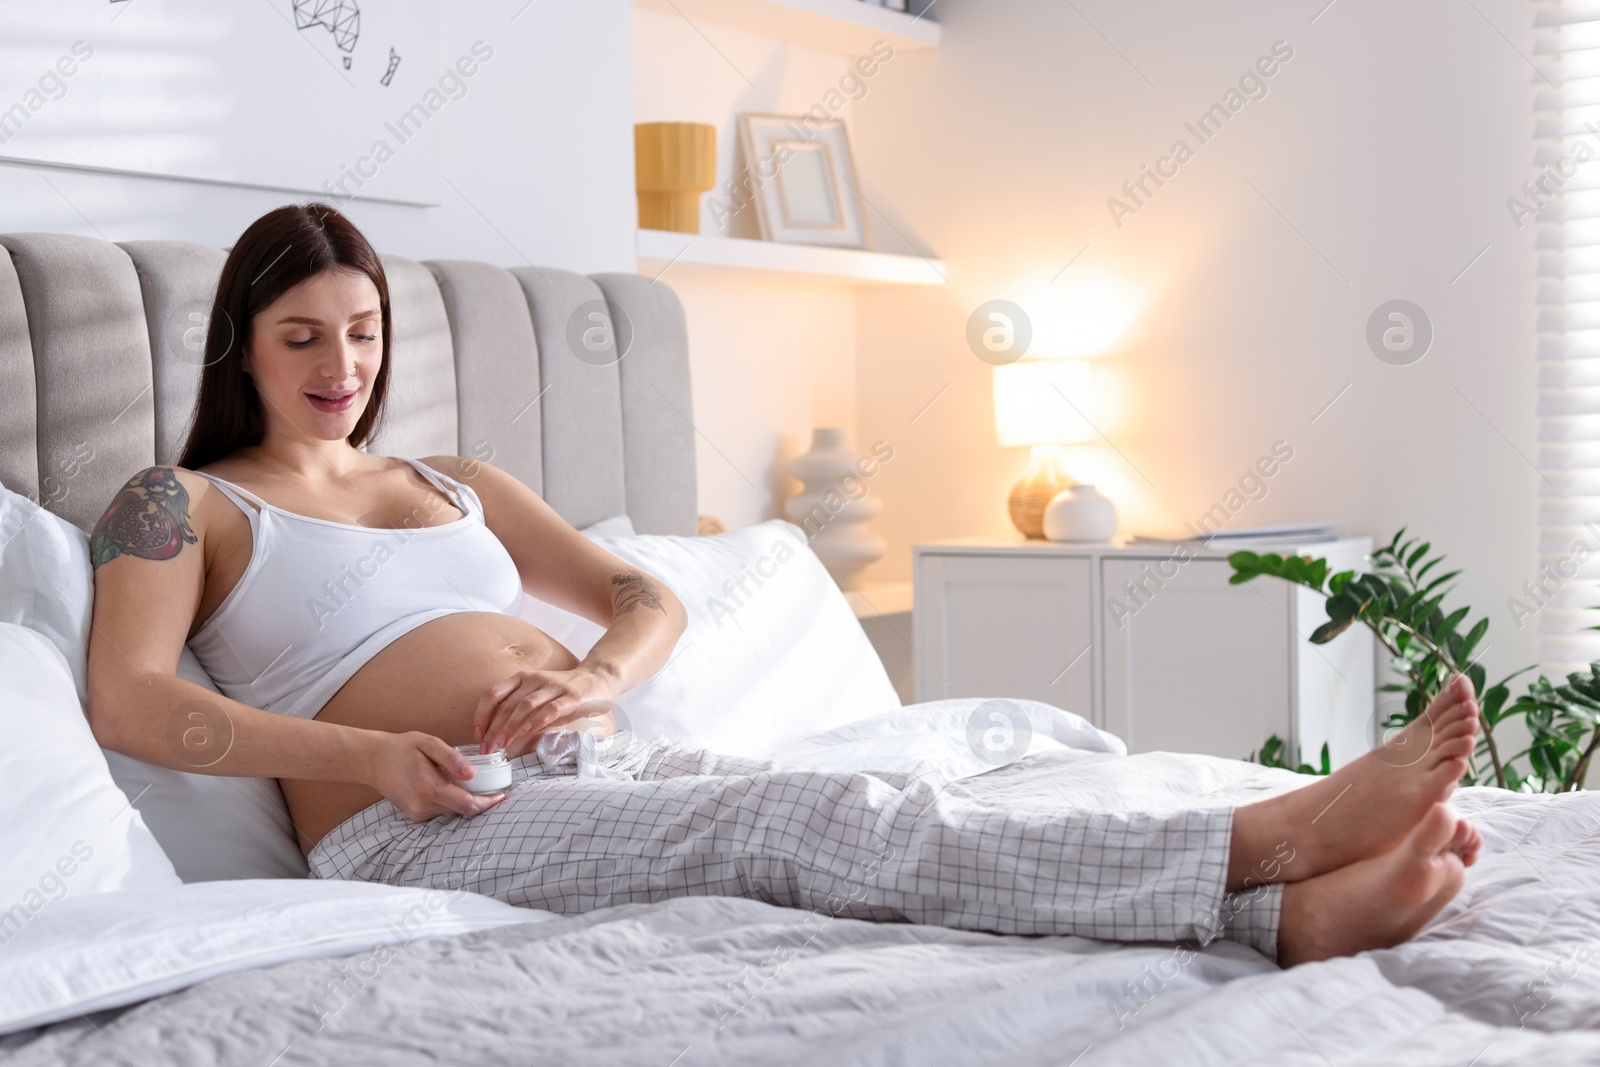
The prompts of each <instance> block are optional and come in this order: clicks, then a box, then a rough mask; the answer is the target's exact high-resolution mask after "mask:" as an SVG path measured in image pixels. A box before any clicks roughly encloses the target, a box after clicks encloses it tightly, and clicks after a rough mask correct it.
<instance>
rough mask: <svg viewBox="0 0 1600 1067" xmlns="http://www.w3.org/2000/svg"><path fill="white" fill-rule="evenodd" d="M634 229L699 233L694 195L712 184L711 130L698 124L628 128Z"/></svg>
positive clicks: (714, 156)
mask: <svg viewBox="0 0 1600 1067" xmlns="http://www.w3.org/2000/svg"><path fill="white" fill-rule="evenodd" d="M633 160H634V184H635V187H636V188H637V189H638V192H639V227H640V228H641V229H645V230H673V231H675V232H677V233H699V232H700V194H701V193H703V192H705V191H706V190H708V189H710V188H711V187H712V186H714V185H716V184H717V128H716V127H715V126H708V125H706V124H705V123H703V122H641V123H638V124H636V125H635V126H634V127H633Z"/></svg>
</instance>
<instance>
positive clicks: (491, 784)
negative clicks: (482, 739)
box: [450, 745, 511, 797]
mask: <svg viewBox="0 0 1600 1067" xmlns="http://www.w3.org/2000/svg"><path fill="white" fill-rule="evenodd" d="M480 747H481V746H479V745H457V746H456V751H457V752H459V753H461V755H462V756H463V757H464V758H465V759H466V761H467V763H468V764H470V765H471V767H472V777H471V778H451V779H450V780H451V781H452V782H454V783H455V784H456V785H459V786H460V787H461V788H462V789H465V790H466V791H467V792H469V793H472V794H474V795H476V796H480V797H482V796H494V795H496V794H498V793H504V792H505V791H506V790H507V789H510V788H511V763H510V761H508V760H507V759H506V750H505V749H503V748H497V749H495V750H494V751H493V752H490V753H488V754H487V755H485V754H484V753H482V752H479V751H478V749H479V748H480Z"/></svg>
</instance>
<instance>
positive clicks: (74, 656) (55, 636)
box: [0, 485, 94, 706]
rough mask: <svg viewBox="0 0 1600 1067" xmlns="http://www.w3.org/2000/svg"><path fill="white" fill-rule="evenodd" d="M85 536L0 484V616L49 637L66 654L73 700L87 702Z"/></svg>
mask: <svg viewBox="0 0 1600 1067" xmlns="http://www.w3.org/2000/svg"><path fill="white" fill-rule="evenodd" d="M93 598H94V577H93V569H92V568H91V567H90V566H89V538H88V537H87V536H86V535H85V534H84V532H83V531H82V530H80V529H78V528H77V527H76V526H74V525H72V524H71V523H70V522H67V521H66V520H65V519H63V518H61V517H60V516H58V515H56V514H54V513H52V512H50V511H46V510H45V509H44V508H42V507H40V506H39V505H38V504H35V503H34V502H33V501H32V500H29V499H28V498H27V497H25V496H22V495H20V494H18V493H14V492H12V491H11V490H10V489H7V488H6V487H5V486H3V485H0V622H10V623H15V624H17V625H18V626H26V627H27V628H28V629H30V630H34V631H36V632H38V633H41V634H43V635H44V636H45V637H47V638H49V639H50V641H51V643H52V644H54V645H55V646H56V648H58V649H60V650H61V654H62V656H64V657H66V661H67V666H68V668H69V669H70V670H71V672H72V682H73V686H74V687H75V688H76V689H77V691H78V703H79V705H80V706H81V705H84V704H87V703H88V700H89V691H88V681H87V678H88V667H87V661H88V658H89V620H90V614H89V608H90V605H91V603H92V602H93Z"/></svg>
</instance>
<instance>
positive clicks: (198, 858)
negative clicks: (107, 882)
mask: <svg viewBox="0 0 1600 1067" xmlns="http://www.w3.org/2000/svg"><path fill="white" fill-rule="evenodd" d="M177 673H178V677H179V678H182V679H184V680H185V681H190V682H193V683H195V684H196V685H199V686H203V687H205V688H206V689H207V690H209V691H210V692H213V693H217V694H218V695H221V691H220V690H218V689H217V685H216V683H215V682H213V681H212V680H211V676H210V675H208V674H206V672H205V668H204V667H202V666H200V661H199V660H198V659H196V658H195V654H194V653H193V652H191V651H190V650H189V646H188V645H184V646H183V652H182V654H180V655H179V656H178V671H177ZM106 762H107V763H108V764H110V766H111V774H112V776H113V777H114V778H115V779H116V781H117V784H118V785H119V786H121V787H122V791H123V792H125V793H127V794H128V795H129V796H130V797H138V798H139V810H140V811H141V812H143V813H144V817H145V821H146V822H147V823H149V825H150V829H151V831H152V832H154V834H155V835H156V840H157V841H160V842H161V847H162V848H164V849H166V851H167V855H168V857H170V858H171V860H172V866H173V867H174V868H175V869H176V870H177V872H178V876H179V877H180V878H182V879H183V880H184V881H185V882H210V881H216V880H219V879H228V878H305V877H306V876H307V875H309V874H310V873H311V871H310V868H309V867H307V866H306V859H305V857H304V856H303V855H301V854H300V846H299V845H298V844H297V843H296V840H295V833H294V824H293V823H292V822H290V820H289V805H288V804H286V803H284V799H283V790H282V789H280V788H279V787H278V780H277V779H276V778H241V777H234V776H232V775H220V774H193V773H190V772H189V771H175V770H169V769H168V768H166V767H157V766H156V765H155V764H153V763H145V762H144V761H143V760H137V759H134V758H133V757H132V756H124V755H123V754H122V753H120V752H111V751H109V750H108V751H107V752H106Z"/></svg>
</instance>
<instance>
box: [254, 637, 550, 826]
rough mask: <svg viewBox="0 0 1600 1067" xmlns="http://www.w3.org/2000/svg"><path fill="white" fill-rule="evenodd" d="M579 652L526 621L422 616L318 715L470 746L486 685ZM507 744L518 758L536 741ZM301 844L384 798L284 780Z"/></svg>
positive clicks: (343, 786) (346, 786)
mask: <svg viewBox="0 0 1600 1067" xmlns="http://www.w3.org/2000/svg"><path fill="white" fill-rule="evenodd" d="M577 665H578V660H577V657H576V656H574V655H573V654H572V653H571V652H569V651H568V650H567V649H566V648H564V647H562V646H561V645H560V644H558V643H557V642H556V641H555V640H554V639H553V638H551V637H550V636H549V635H548V634H546V633H545V632H544V631H543V630H541V629H539V628H538V627H537V626H534V625H533V624H532V623H529V622H527V621H525V620H523V619H519V618H516V617H514V616H510V615H498V614H494V613H492V612H476V611H463V612H457V613H455V614H453V615H445V616H443V617H441V618H437V619H432V620H430V621H428V622H425V623H423V624H422V625H421V626H418V627H417V628H416V629H414V630H411V631H409V632H407V633H405V634H403V635H402V636H401V637H399V638H397V639H396V640H394V641H392V642H390V643H389V644H388V645H387V646H386V647H385V648H384V649H383V651H381V652H379V653H378V654H377V655H376V656H373V657H372V658H371V659H370V660H368V661H367V662H366V663H364V664H362V666H361V669H360V670H359V671H357V672H356V673H355V674H354V675H353V676H352V677H351V678H350V680H349V681H347V682H346V683H345V684H344V685H343V686H342V687H341V688H340V689H339V691H338V692H337V693H335V694H334V695H333V698H332V699H331V700H329V701H328V702H327V704H325V705H323V708H322V710H321V711H320V712H319V713H318V714H317V720H318V721H319V722H333V723H339V724H340V725H343V726H354V727H358V728H360V729H365V730H385V731H388V732H390V733H404V732H406V731H408V730H420V731H422V732H423V733H429V734H433V735H434V736H435V737H438V738H440V739H442V740H443V741H445V742H446V743H447V744H451V745H465V744H470V743H471V742H472V741H473V740H474V738H473V736H472V716H473V713H474V712H475V711H476V710H477V707H478V699H479V698H480V697H481V696H482V695H483V691H484V690H485V689H487V688H489V686H491V685H494V684H495V683H496V682H503V681H505V680H506V679H507V678H509V677H511V676H512V675H513V674H515V673H516V672H518V671H521V670H533V669H540V668H545V669H549V670H571V669H572V668H573V667H576V666H577ZM533 742H534V738H532V737H526V738H522V739H520V741H519V742H518V743H517V744H515V745H513V746H511V747H510V749H509V754H510V755H512V756H518V755H521V754H523V753H524V752H526V751H528V750H529V749H531V748H532V747H533ZM281 784H282V786H283V794H284V798H285V799H286V800H287V801H288V803H289V814H290V817H291V818H293V819H294V824H295V828H296V829H297V830H298V831H299V838H300V847H301V849H302V850H304V851H307V852H309V851H310V850H311V847H312V845H314V844H316V842H317V841H319V840H321V839H322V837H323V836H324V835H325V834H326V833H327V832H328V831H329V830H331V829H333V828H334V827H335V826H337V825H339V823H341V822H343V821H344V820H345V819H347V818H349V817H350V816H351V815H354V814H355V813H356V812H358V811H360V810H361V809H362V808H365V807H367V806H369V805H371V804H375V803H377V802H378V801H379V800H382V799H383V797H382V796H381V795H379V794H378V793H377V792H376V791H374V790H372V789H369V788H367V787H366V786H363V785H357V784H355V783H350V782H315V781H305V780H302V779H292V778H285V779H282V780H281Z"/></svg>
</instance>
